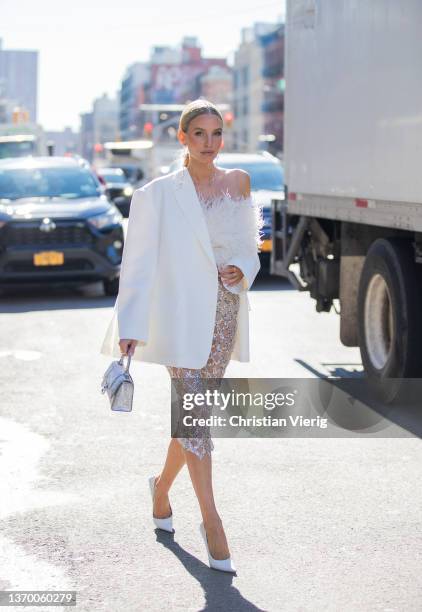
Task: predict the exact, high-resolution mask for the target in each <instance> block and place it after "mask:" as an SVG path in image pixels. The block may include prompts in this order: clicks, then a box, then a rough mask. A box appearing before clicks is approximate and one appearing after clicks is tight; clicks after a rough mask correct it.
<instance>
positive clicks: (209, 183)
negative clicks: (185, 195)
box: [188, 167, 217, 192]
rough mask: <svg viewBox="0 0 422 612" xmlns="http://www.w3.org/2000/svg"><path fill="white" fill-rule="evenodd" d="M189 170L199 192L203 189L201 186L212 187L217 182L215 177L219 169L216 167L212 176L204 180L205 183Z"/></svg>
mask: <svg viewBox="0 0 422 612" xmlns="http://www.w3.org/2000/svg"><path fill="white" fill-rule="evenodd" d="M188 172H189V174H190V175H191V178H192V181H193V183H194V185H195V187H196V188H197V190H198V191H199V192H201V191H202V189H201V187H204V186H207V187H212V186H213V185H214V183H215V178H216V176H217V170H216V168H215V167H214V168H213V171H212V173H211V174H210V176H209V177H208V178H207V179H206V181H203V183H202V184H201V182H200V180H199V179H198V178H197V177H196V176H195V175H194V174H192V173H191V172H190V171H189V170H188Z"/></svg>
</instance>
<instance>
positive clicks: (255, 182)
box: [217, 159, 284, 191]
mask: <svg viewBox="0 0 422 612" xmlns="http://www.w3.org/2000/svg"><path fill="white" fill-rule="evenodd" d="M217 166H220V167H221V168H241V169H242V170H246V172H248V173H249V174H250V177H251V190H252V191H259V190H260V189H268V190H269V191H283V188H284V177H283V169H282V167H281V166H279V165H278V164H275V163H274V164H273V163H267V162H255V163H254V162H251V163H244V162H240V163H239V162H233V163H231V162H226V161H224V160H221V161H220V160H219V159H217Z"/></svg>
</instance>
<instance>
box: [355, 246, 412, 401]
mask: <svg viewBox="0 0 422 612" xmlns="http://www.w3.org/2000/svg"><path fill="white" fill-rule="evenodd" d="M421 280H422V275H421V272H420V269H419V267H418V265H417V264H416V263H415V261H414V253H413V248H412V245H411V243H410V241H408V240H403V239H400V238H389V239H385V238H381V239H378V240H376V241H375V242H374V243H373V244H372V246H371V247H370V249H369V251H368V254H367V256H366V259H365V263H364V266H363V269H362V274H361V277H360V282H359V293H358V329H359V347H360V353H361V356H362V363H363V366H364V368H365V371H366V374H367V376H368V379H369V382H370V384H371V386H372V387H373V388H374V389H375V391H376V393H377V395H378V397H379V398H380V399H382V400H383V401H385V402H392V401H394V400H395V399H404V398H406V399H408V396H407V395H406V387H407V383H404V384H403V382H401V381H400V379H403V378H419V377H421V375H422V355H421V347H422V323H421V322H422V316H421V313H422V290H421V284H422V283H421Z"/></svg>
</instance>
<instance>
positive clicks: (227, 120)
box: [224, 111, 234, 128]
mask: <svg viewBox="0 0 422 612" xmlns="http://www.w3.org/2000/svg"><path fill="white" fill-rule="evenodd" d="M233 119H234V116H233V113H232V112H230V111H228V112H227V113H225V114H224V123H225V125H226V127H228V128H231V127H232V125H233Z"/></svg>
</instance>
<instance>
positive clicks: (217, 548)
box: [183, 449, 230, 559]
mask: <svg viewBox="0 0 422 612" xmlns="http://www.w3.org/2000/svg"><path fill="white" fill-rule="evenodd" d="M183 451H184V453H185V457H186V463H187V465H188V470H189V475H190V477H191V480H192V484H193V488H194V491H195V493H196V496H197V498H198V502H199V507H200V509H201V514H202V519H203V522H204V527H205V531H206V532H207V540H208V547H209V549H210V553H211V556H212V557H214V559H227V557H228V556H229V555H230V551H229V547H228V545H227V539H226V534H225V533H224V529H223V523H222V521H221V518H220V516H219V514H218V512H217V508H216V506H215V501H214V494H213V489H212V459H211V454H208V453H207V454H206V455H205V456H204V457H203V458H202V459H200V458H199V456H198V455H196V454H195V453H193V452H191V451H189V450H186V449H183Z"/></svg>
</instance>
